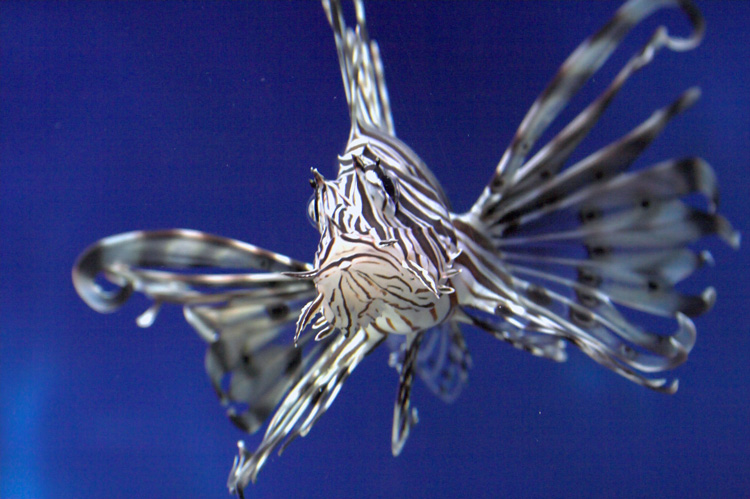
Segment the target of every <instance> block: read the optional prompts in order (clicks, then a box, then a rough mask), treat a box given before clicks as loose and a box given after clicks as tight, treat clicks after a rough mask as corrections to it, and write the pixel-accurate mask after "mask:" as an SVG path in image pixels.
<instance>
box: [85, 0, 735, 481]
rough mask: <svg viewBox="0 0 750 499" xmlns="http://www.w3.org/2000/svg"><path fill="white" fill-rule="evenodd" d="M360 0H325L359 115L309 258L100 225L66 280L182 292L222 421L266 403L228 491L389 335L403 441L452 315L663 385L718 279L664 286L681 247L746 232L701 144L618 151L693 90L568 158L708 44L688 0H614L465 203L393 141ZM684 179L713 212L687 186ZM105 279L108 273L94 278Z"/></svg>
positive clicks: (460, 374)
mask: <svg viewBox="0 0 750 499" xmlns="http://www.w3.org/2000/svg"><path fill="white" fill-rule="evenodd" d="M354 6H355V15H356V26H355V27H349V26H347V24H346V23H345V21H344V16H343V13H342V9H341V5H340V3H339V2H337V1H329V0H323V8H324V11H325V13H326V16H327V18H328V21H329V23H330V25H331V27H332V30H333V33H334V40H335V43H336V49H337V53H338V58H339V63H340V68H341V73H342V78H343V82H344V88H345V93H346V97H347V103H348V106H349V114H350V118H351V128H350V134H349V140H348V143H347V146H346V148H345V150H344V151H343V153H342V154H341V156H340V157H339V170H338V173H337V176H336V177H335V178H333V179H330V180H328V179H326V178H324V176H323V175H322V174H321V173H320V172H318V171H317V170H315V169H313V170H312V179H311V180H310V184H311V186H312V188H313V196H312V198H311V200H310V202H309V204H308V206H307V214H308V217H309V218H310V219H311V221H312V223H313V225H314V226H315V227H316V228H317V230H318V231H319V233H320V240H319V244H318V248H317V251H316V253H315V255H314V259H313V262H312V263H305V262H301V261H297V260H294V259H292V258H289V257H286V256H284V255H280V254H277V253H274V252H272V251H268V250H264V249H262V248H259V247H257V246H254V245H251V244H248V243H244V242H240V241H235V240H231V239H227V238H223V237H220V236H214V235H210V234H205V233H202V232H197V231H191V230H184V229H173V230H162V231H139V232H131V233H127V234H120V235H116V236H111V237H109V238H105V239H103V240H101V241H99V242H97V243H95V244H94V245H92V246H91V247H89V248H88V249H87V250H86V251H84V253H83V254H82V255H81V256H80V257H79V259H78V261H77V262H76V264H75V266H74V268H73V282H74V285H75V287H76V289H77V291H78V293H79V294H80V296H81V297H82V298H83V299H84V300H85V301H86V302H87V303H88V304H89V305H90V306H91V307H92V308H94V309H95V310H97V311H100V312H110V311H114V310H116V309H117V308H119V307H120V306H121V305H122V304H123V303H124V302H125V301H126V300H127V299H128V298H129V297H130V295H131V294H132V293H133V292H134V291H137V292H140V293H143V294H145V295H146V296H148V297H150V298H151V299H152V300H153V305H152V307H151V308H149V310H147V311H146V312H145V313H144V314H143V315H142V316H141V317H139V319H138V324H139V325H141V326H144V327H145V326H148V325H150V324H151V323H152V322H153V320H154V319H155V318H156V316H157V313H158V310H159V308H160V307H161V306H162V304H164V303H176V304H180V305H182V306H183V310H184V315H185V318H186V320H187V321H188V323H190V325H191V326H193V327H194V328H195V329H196V331H197V332H198V333H199V335H200V336H201V337H202V338H203V339H204V340H205V341H206V342H207V343H208V352H207V356H206V370H207V372H208V375H209V378H210V380H211V382H212V384H213V386H214V388H215V389H216V391H217V393H218V394H219V397H220V400H221V402H222V404H224V405H225V406H226V408H227V414H228V416H229V417H230V419H231V420H232V421H233V422H234V423H235V424H236V425H237V426H239V427H240V428H242V429H243V430H245V431H247V432H249V433H253V432H255V431H257V430H258V429H259V428H260V427H261V426H262V425H263V424H264V423H265V422H266V421H267V420H268V418H269V417H270V421H269V422H268V426H267V429H266V433H265V436H264V438H263V440H262V442H261V443H260V445H259V447H258V448H257V449H256V450H255V451H254V452H250V451H249V450H248V449H247V448H246V447H245V444H244V443H243V442H240V444H239V446H240V452H239V455H238V457H237V458H236V459H235V462H234V465H233V467H232V470H231V472H230V477H229V481H228V486H229V488H230V490H231V491H233V492H238V493H240V494H241V493H242V490H243V488H244V487H245V486H246V485H247V484H248V483H249V482H251V481H255V479H256V477H257V473H258V472H259V470H260V469H261V468H262V467H263V465H264V464H265V462H266V460H267V458H268V456H269V455H270V453H271V452H273V451H274V450H279V451H281V450H283V449H284V448H285V447H286V445H288V444H289V443H290V442H291V441H292V440H293V439H294V438H296V437H297V436H304V435H306V434H307V432H309V431H310V429H311V428H312V426H313V425H314V424H315V422H316V421H317V420H318V419H319V418H320V417H321V416H322V414H323V413H324V412H325V411H326V410H327V409H328V407H330V404H331V403H332V402H333V400H334V399H335V397H336V395H337V394H338V392H339V390H340V389H341V386H342V384H343V383H344V381H345V380H346V379H347V377H348V376H349V375H350V374H351V372H352V371H353V370H354V368H355V367H356V366H357V365H358V364H359V362H361V361H362V359H363V358H364V357H365V356H366V355H367V354H368V353H370V352H371V351H372V350H374V349H375V348H377V347H378V346H380V345H382V344H387V345H388V346H389V348H390V349H391V356H390V358H389V364H390V365H391V367H393V368H395V369H396V371H397V372H398V392H397V397H396V403H395V405H394V416H393V431H392V440H391V447H392V452H393V454H394V455H397V454H399V453H400V451H401V449H402V448H403V445H404V443H405V441H406V439H407V437H408V435H409V432H410V429H411V427H412V426H413V425H414V424H415V423H416V422H417V414H416V410H415V409H414V408H412V407H411V405H410V394H411V388H412V383H413V380H414V378H415V377H418V378H420V379H422V381H424V382H425V384H426V385H427V386H428V388H429V389H430V390H431V391H433V392H434V393H435V394H436V395H437V396H439V397H441V398H443V399H444V400H446V401H452V400H454V399H455V398H456V396H457V395H458V394H459V393H460V391H461V389H462V387H463V386H464V384H465V382H466V379H467V372H468V369H469V367H470V366H471V357H470V355H469V353H468V349H467V346H466V342H465V341H464V337H463V331H462V330H463V326H466V325H470V326H474V327H475V328H478V329H480V330H484V331H486V332H488V333H489V334H491V335H492V336H494V337H496V338H498V339H501V340H503V341H506V342H508V343H510V344H512V345H513V346H515V347H517V348H520V349H523V350H525V351H528V352H530V353H532V354H534V355H537V356H541V357H546V358H549V359H552V360H556V361H563V360H565V358H566V350H565V347H566V345H567V344H572V345H574V346H576V347H578V348H579V349H580V350H581V351H582V352H584V353H585V354H586V355H588V356H589V357H591V358H592V359H593V360H595V361H597V362H598V363H600V364H602V365H604V366H605V367H607V368H609V369H611V370H613V371H614V372H616V373H618V374H620V375H622V376H624V377H625V378H627V379H630V380H631V381H634V382H636V383H638V384H641V385H643V386H646V387H648V388H651V389H654V390H657V391H662V392H667V393H673V392H674V391H676V389H677V380H675V379H672V380H670V379H666V378H662V377H658V376H657V377H654V373H660V372H662V371H665V370H669V369H672V368H674V367H676V366H678V365H680V364H681V363H683V362H684V361H685V360H686V359H687V356H688V354H689V352H690V350H691V349H692V348H693V345H694V344H695V338H696V331H695V327H694V324H693V322H692V320H691V319H690V317H692V316H696V315H699V314H701V313H704V312H706V311H707V310H708V309H710V307H711V305H712V304H713V302H714V300H715V292H714V291H713V289H712V288H707V289H705V290H704V291H703V292H701V293H699V294H697V295H689V294H684V293H682V292H680V291H678V290H677V289H676V288H675V285H676V284H677V283H678V282H680V281H682V280H684V279H685V278H687V277H688V276H689V275H690V274H691V273H692V272H693V271H695V270H696V269H697V268H699V267H701V266H702V265H704V264H705V263H710V262H711V261H712V260H711V256H710V254H708V253H707V252H705V251H695V250H694V249H692V247H691V245H692V244H693V243H694V242H695V241H697V240H699V239H701V238H702V237H704V236H708V235H718V236H719V237H720V238H722V239H723V240H724V241H726V242H727V243H728V244H730V245H732V246H734V247H737V246H738V245H739V235H738V234H737V233H736V232H735V231H734V229H733V228H732V226H731V224H730V223H729V222H728V221H727V220H725V219H724V218H723V217H722V216H721V215H719V214H718V212H717V209H718V187H717V181H716V177H715V174H714V172H713V170H712V169H711V167H710V166H709V165H708V163H706V162H705V161H704V160H702V159H700V158H694V157H685V158H678V159H673V160H666V161H663V162H661V163H657V164H655V165H651V166H650V167H646V168H642V169H632V168H631V165H632V163H633V162H634V161H635V160H636V159H637V158H638V157H639V155H640V154H641V152H642V151H643V150H644V149H645V148H646V147H647V146H648V144H649V143H650V142H651V141H652V140H654V139H655V138H656V137H657V136H658V134H659V133H660V132H661V130H662V129H663V128H664V127H665V126H666V124H667V123H668V122H669V121H670V120H671V119H672V118H674V117H675V116H677V115H678V114H680V113H681V112H683V111H684V110H686V109H687V108H689V107H690V106H691V105H693V104H694V103H695V101H696V100H697V98H698V96H699V91H698V90H697V89H688V90H687V91H686V92H685V93H684V94H683V95H681V96H679V97H678V98H677V99H676V100H675V101H674V102H673V103H671V104H669V105H667V106H665V107H664V108H662V109H659V110H657V111H655V112H654V113H653V114H652V115H651V116H650V117H648V118H647V119H645V120H644V121H643V122H642V123H641V124H640V125H638V126H637V127H635V128H634V129H633V130H631V131H630V132H629V133H628V134H626V135H625V136H623V137H621V138H619V139H617V140H615V141H614V142H612V143H611V144H610V145H608V146H606V147H604V148H602V149H600V150H597V151H594V152H592V153H591V154H589V155H588V156H586V157H584V158H583V159H581V160H580V161H578V162H575V163H572V164H570V162H569V158H570V155H571V153H572V152H573V151H574V150H575V149H576V148H577V147H578V145H579V144H580V143H581V141H582V140H583V139H584V138H585V137H586V135H587V134H588V132H589V131H590V130H591V129H592V128H593V126H594V125H595V124H596V123H597V122H598V121H599V119H600V117H601V116H602V114H603V112H604V110H605V109H606V108H607V106H608V105H609V104H610V102H611V101H612V100H613V99H614V97H615V96H616V95H617V93H618V92H619V90H620V89H621V88H622V86H623V85H624V84H625V82H626V81H627V80H628V78H629V77H630V76H631V75H632V74H634V73H635V72H637V71H639V70H640V69H641V68H643V67H644V66H646V65H647V64H649V63H650V62H651V61H652V60H653V59H654V57H655V55H656V54H657V53H658V52H659V50H661V49H663V48H668V49H671V50H676V51H682V50H689V49H691V48H693V47H695V46H696V45H697V44H698V43H699V42H700V39H701V37H702V35H703V31H704V25H703V19H702V17H701V15H700V12H699V11H698V10H697V9H696V8H695V7H694V6H693V4H692V3H690V2H688V1H683V0H662V1H650V0H630V1H628V2H626V3H625V4H624V5H623V6H622V7H621V8H620V9H619V10H618V11H617V12H616V13H615V15H614V17H613V18H612V20H611V21H610V22H609V23H607V24H606V25H605V26H604V27H603V28H602V29H601V30H600V31H599V32H597V33H596V34H594V35H592V36H591V37H590V38H588V39H587V40H586V41H584V42H583V43H582V44H581V45H580V46H579V47H578V48H577V49H576V50H575V51H574V52H573V53H572V54H571V56H570V57H569V58H568V59H567V60H566V61H565V62H564V63H563V65H562V67H561V68H560V70H559V72H558V74H557V75H556V76H555V77H554V78H553V79H552V81H551V83H550V84H549V85H548V87H547V88H546V89H545V90H544V91H543V92H542V94H541V95H540V96H539V98H538V99H537V100H536V101H535V103H534V104H533V105H532V107H531V109H530V110H529V112H528V113H527V115H526V117H525V118H524V120H523V121H522V123H521V125H520V127H519V128H518V131H517V133H516V135H515V137H514V138H513V140H512V142H511V144H510V145H509V147H508V149H507V150H506V152H505V153H504V155H503V156H502V158H501V159H500V161H499V163H498V164H497V165H496V167H495V169H494V171H493V172H492V174H491V175H490V178H489V182H488V184H487V186H486V187H485V189H484V190H483V192H482V193H481V195H480V196H479V198H478V199H477V201H476V203H475V204H474V205H473V206H472V207H471V209H470V210H469V211H467V212H466V213H454V212H452V211H451V208H450V203H449V201H448V198H447V196H446V195H445V192H444V191H443V189H442V187H441V186H440V184H439V182H438V180H437V179H436V178H435V176H434V175H433V174H432V172H431V171H430V170H429V168H428V167H427V165H426V164H425V163H424V162H423V161H422V160H421V159H420V158H419V156H418V155H417V154H416V153H415V152H414V151H412V149H411V148H410V147H409V146H408V145H406V144H405V143H403V142H402V141H401V140H399V139H398V138H397V137H396V134H395V129H394V125H393V119H392V116H391V111H390V101H389V98H388V92H387V88H386V84H385V76H384V70H383V64H382V61H381V56H380V52H379V49H378V46H377V44H376V43H375V42H374V41H372V40H370V39H369V36H368V32H367V26H366V23H365V15H364V6H363V4H362V2H361V1H357V0H355V2H354ZM661 7H678V8H680V9H681V10H682V11H683V12H684V13H685V14H686V17H687V18H688V20H689V21H690V23H691V25H692V28H693V30H692V33H691V35H690V36H688V37H685V38H678V37H673V36H671V35H670V34H669V33H668V31H667V30H666V28H664V27H660V28H658V29H657V30H656V31H655V32H654V35H653V36H652V37H651V38H650V39H649V40H648V41H647V42H646V44H645V45H644V46H643V48H642V49H641V50H640V51H639V52H637V53H636V54H634V55H633V56H632V57H631V58H630V59H629V60H628V62H627V63H626V64H625V65H624V66H623V68H622V69H621V70H620V72H619V73H618V74H617V75H616V76H615V78H614V79H613V80H612V81H611V82H610V84H609V85H608V86H607V88H606V89H605V90H604V92H603V93H602V94H601V95H600V96H599V97H598V98H596V99H595V100H593V101H592V102H591V103H590V104H589V105H588V106H586V107H585V108H584V109H583V110H582V111H581V112H580V113H579V114H578V115H577V116H576V118H574V119H573V120H572V121H571V122H570V123H569V124H567V125H565V126H564V127H562V129H561V130H560V131H559V132H558V133H557V134H556V135H555V136H554V137H553V138H552V139H551V140H550V141H549V142H548V143H546V144H544V145H542V146H537V141H538V139H539V137H540V136H541V135H542V133H544V131H545V130H547V128H548V127H549V125H550V124H551V123H552V122H553V121H554V119H555V118H556V117H557V115H558V114H559V113H560V111H561V110H562V109H563V107H565V105H566V104H567V102H568V101H569V100H570V99H571V98H572V96H573V95H575V94H576V92H578V90H579V89H580V88H581V86H583V84H584V83H586V81H587V80H588V79H589V78H590V77H591V76H592V75H593V74H594V73H596V71H597V70H598V69H599V68H600V67H601V65H602V64H604V62H605V61H606V60H607V58H608V57H609V56H610V55H611V54H612V52H613V51H614V50H615V49H616V48H617V46H618V45H619V43H620V41H621V40H622V39H623V37H624V36H625V35H626V34H627V33H628V32H629V31H630V29H631V28H633V27H634V26H635V25H636V24H638V23H639V22H640V21H641V20H642V19H644V18H645V17H647V16H648V15H650V14H651V13H652V12H653V11H655V10H657V9H658V8H661ZM695 194H698V195H700V196H702V197H703V198H704V199H705V200H706V203H705V204H706V207H705V208H699V207H696V206H694V205H693V204H690V203H687V202H685V200H684V198H687V197H690V196H693V195H695ZM100 276H103V277H104V278H106V279H107V280H109V281H110V282H111V283H112V284H114V285H115V289H114V290H105V289H103V288H102V287H101V286H100V285H99V284H98V283H97V279H98V278H99V277H100ZM628 310H635V311H638V312H645V313H649V314H654V315H658V316H663V317H669V318H672V319H674V321H675V324H676V326H677V327H676V329H675V330H673V331H649V330H646V329H645V328H644V327H643V326H641V325H639V324H636V323H633V322H632V321H631V319H630V315H629V312H628ZM274 410H275V412H274ZM272 414H273V416H271V415H272Z"/></svg>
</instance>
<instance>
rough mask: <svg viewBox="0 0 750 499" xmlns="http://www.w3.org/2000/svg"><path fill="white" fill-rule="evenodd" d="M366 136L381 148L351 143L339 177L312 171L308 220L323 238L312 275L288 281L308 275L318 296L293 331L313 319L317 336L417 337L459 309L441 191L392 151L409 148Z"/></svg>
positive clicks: (453, 252)
mask: <svg viewBox="0 0 750 499" xmlns="http://www.w3.org/2000/svg"><path fill="white" fill-rule="evenodd" d="M371 133H374V134H375V135H377V136H378V137H379V139H378V142H377V143H378V144H379V145H380V146H379V147H377V148H376V149H375V150H373V148H372V147H371V146H370V145H365V146H363V147H357V146H354V147H352V146H351V145H350V147H349V148H348V152H347V154H345V155H344V156H343V157H342V158H341V164H340V170H339V176H338V177H337V178H336V179H335V180H333V181H326V180H325V179H324V178H323V177H322V176H321V175H320V174H319V173H318V172H317V171H315V170H313V175H314V178H313V179H312V180H311V185H312V186H313V188H314V190H315V194H314V196H313V198H312V199H311V201H310V206H309V207H308V214H309V215H310V218H311V220H313V221H314V223H315V224H316V226H317V228H318V229H319V231H320V233H321V239H320V243H319V246H318V250H317V252H316V254H315V263H314V265H315V270H314V271H312V272H304V273H301V274H290V275H293V276H295V275H296V276H297V277H301V278H310V277H312V279H313V282H314V283H315V287H316V290H317V292H318V295H317V296H316V298H315V299H314V300H313V301H311V302H310V304H309V306H308V307H306V308H305V310H304V311H303V313H302V315H301V316H300V320H299V322H298V327H297V334H299V333H301V331H302V330H303V329H304V328H305V327H306V326H307V325H308V323H309V322H310V321H311V320H313V319H314V318H315V316H316V315H317V314H319V315H320V316H321V317H320V319H319V320H318V321H317V322H316V323H315V325H314V328H315V329H316V330H320V331H321V332H320V333H319V338H320V336H323V335H326V334H330V333H331V332H333V331H335V330H340V331H342V332H343V333H344V334H345V335H346V336H349V335H350V334H351V333H352V332H354V331H356V330H358V329H362V328H364V329H368V331H369V332H371V333H373V334H382V335H387V334H409V333H418V332H420V331H424V330H427V329H429V328H431V327H433V326H435V325H437V324H440V323H441V322H443V321H444V320H445V319H446V318H447V317H448V316H449V315H450V313H451V311H452V310H453V308H454V305H455V304H456V298H455V296H454V295H453V291H454V290H453V288H452V287H450V286H449V285H448V282H449V280H450V277H451V276H452V275H454V274H455V273H456V270H455V269H454V266H453V262H454V259H455V256H456V255H457V251H456V249H457V248H456V244H455V235H454V233H453V231H452V224H451V222H450V218H449V217H450V212H449V211H448V208H447V206H445V205H444V204H443V203H442V202H441V200H442V197H441V195H442V191H438V190H437V189H440V187H439V186H435V187H433V186H431V185H430V184H429V183H427V182H425V180H426V179H425V178H423V177H421V176H420V175H419V169H418V168H417V167H415V165H413V164H410V163H409V158H407V157H404V156H402V155H401V154H399V153H398V150H402V151H408V148H407V147H406V146H405V144H403V143H401V142H400V141H399V140H398V139H396V138H394V137H388V136H382V135H380V134H379V133H378V132H376V131H373V132H371ZM391 145H393V146H395V147H390V146H391ZM376 151H377V152H376ZM409 156H410V157H411V158H416V155H414V154H413V153H410V155H409ZM416 159H417V161H419V160H418V158H416ZM417 164H421V161H420V162H419V163H417ZM428 205H431V206H430V209H425V208H424V207H425V206H428Z"/></svg>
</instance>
